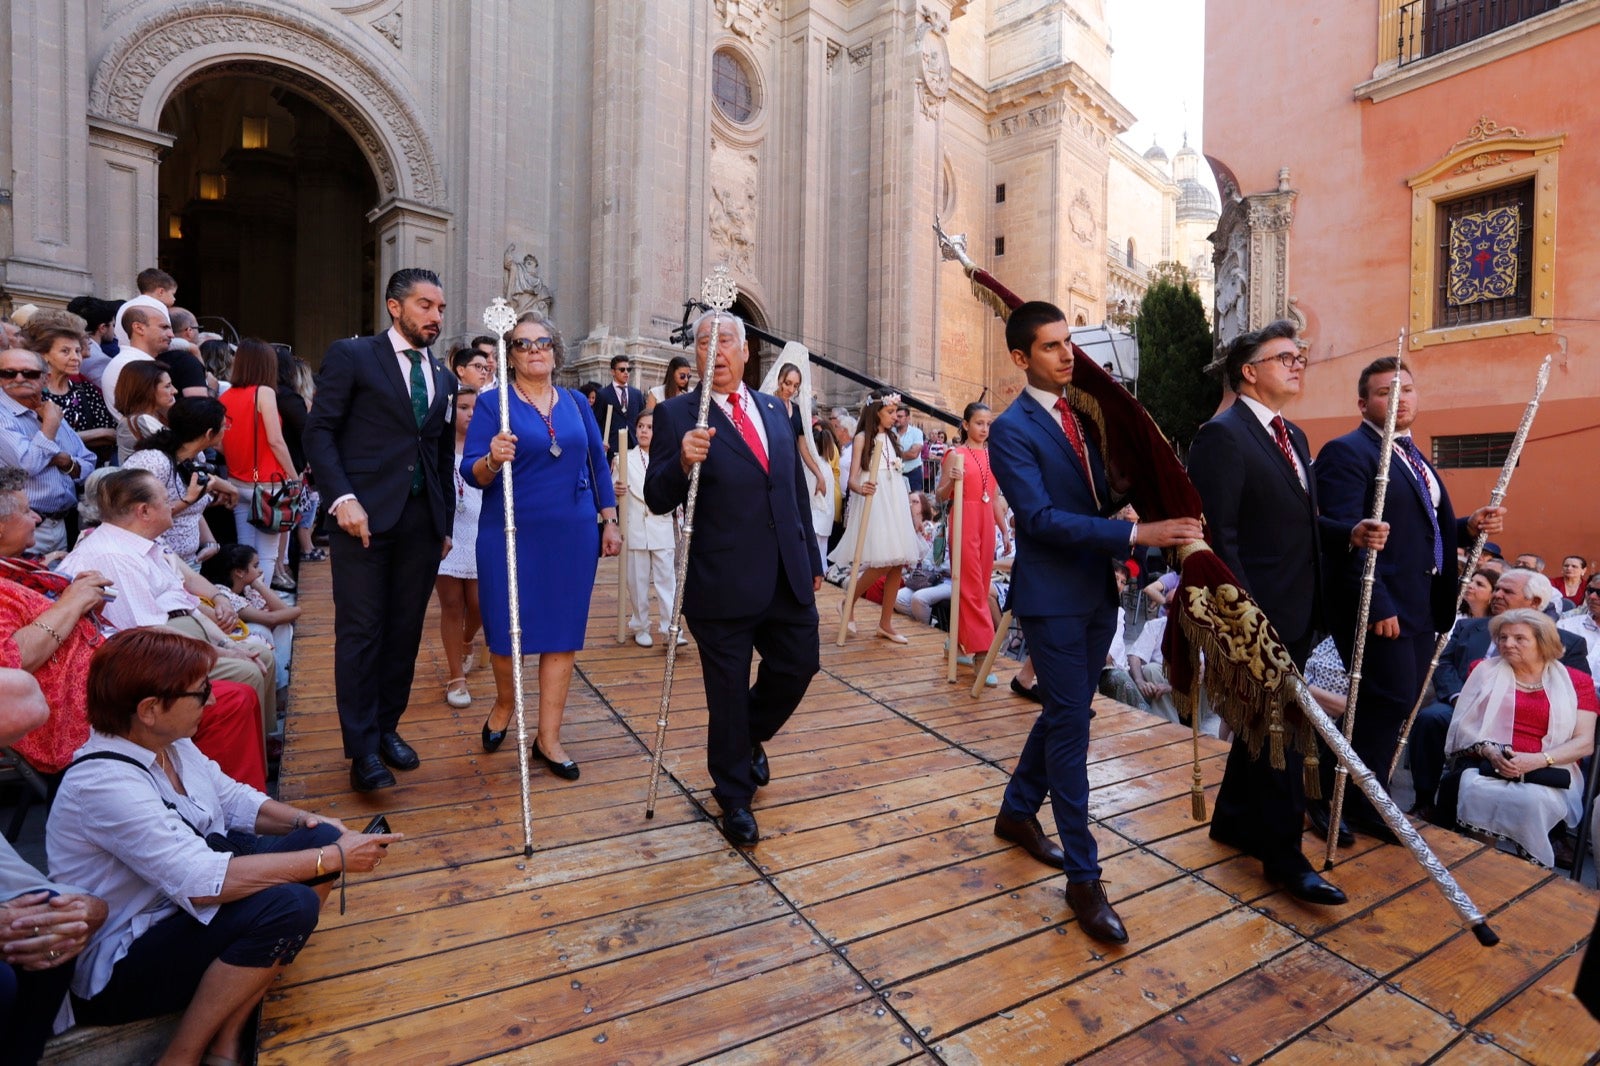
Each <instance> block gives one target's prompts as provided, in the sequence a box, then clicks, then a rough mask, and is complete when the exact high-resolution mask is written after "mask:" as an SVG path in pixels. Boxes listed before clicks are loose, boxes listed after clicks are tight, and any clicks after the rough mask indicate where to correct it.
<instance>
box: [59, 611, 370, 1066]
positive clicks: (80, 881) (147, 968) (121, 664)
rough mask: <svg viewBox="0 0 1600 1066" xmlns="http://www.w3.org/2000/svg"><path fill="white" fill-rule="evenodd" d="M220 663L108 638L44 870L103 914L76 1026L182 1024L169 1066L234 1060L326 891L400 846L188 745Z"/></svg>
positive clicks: (191, 649)
mask: <svg viewBox="0 0 1600 1066" xmlns="http://www.w3.org/2000/svg"><path fill="white" fill-rule="evenodd" d="M215 658H216V652H215V651H214V650H213V649H212V648H210V647H209V646H207V645H206V644H203V643H201V642H199V641H195V640H190V639H188V638H187V637H183V636H180V635H178V634H176V633H169V632H166V631H164V630H159V629H136V630H131V631H129V632H125V633H118V634H117V635H116V636H114V637H112V638H111V639H110V640H108V641H106V643H105V645H104V646H103V647H101V648H100V650H99V651H97V652H96V653H95V656H94V659H93V661H92V662H91V663H90V664H89V721H90V724H91V725H93V726H94V733H93V735H92V736H90V738H89V742H88V743H87V744H85V745H84V746H83V748H82V749H80V750H79V752H78V757H77V758H76V759H75V760H74V761H73V763H72V765H71V766H70V767H68V768H67V773H66V775H65V776H64V777H63V779H62V783H61V790H60V792H59V793H58V794H57V796H56V800H55V804H54V805H53V806H52V807H51V810H50V820H49V822H48V824H47V825H46V828H45V847H46V850H47V852H48V854H49V857H50V869H51V872H52V873H53V874H54V875H55V876H56V877H59V878H60V879H62V880H64V881H67V882H70V883H72V884H76V885H80V886H82V887H83V889H84V891H86V892H90V893H92V894H94V895H96V896H99V897H101V898H102V899H104V900H105V901H106V903H107V905H108V906H109V908H110V917H109V918H108V919H107V920H106V923H105V925H104V926H102V927H101V928H100V930H99V932H98V933H96V934H95V936H94V937H93V938H92V939H91V940H90V941H89V946H88V948H87V949H86V950H85V951H84V953H83V957H82V959H81V961H80V962H79V964H78V971H77V974H76V976H75V977H74V978H73V981H72V992H73V1004H74V1009H75V1011H76V1013H77V1016H78V1019H79V1020H80V1021H83V1022H88V1023H90V1024H95V1025H116V1024H120V1023H123V1022H129V1021H135V1020H138V1019H140V1018H149V1017H154V1016H156V1015H160V1014H167V1013H171V1012H173V1011H182V1012H183V1017H182V1019H181V1020H180V1022H179V1024H178V1030H177V1034H176V1035H175V1036H174V1038H173V1042H172V1044H171V1045H170V1046H169V1047H168V1049H167V1054H166V1057H165V1058H164V1059H163V1060H162V1061H163V1062H166V1061H172V1062H198V1061H200V1059H201V1057H202V1056H203V1055H204V1056H213V1057H214V1058H215V1059H218V1060H222V1061H227V1062H237V1061H239V1059H240V1058H241V1055H240V1050H241V1049H240V1046H239V1044H240V1035H241V1033H242V1031H243V1028H244V1025H245V1022H246V1020H247V1019H248V1017H249V1016H250V1013H251V1012H252V1010H253V1009H254V1008H255V1005H256V1003H257V1002H259V1001H260V999H261V997H262V995H263V994H264V993H265V992H266V989H267V986H268V985H269V984H271V982H272V980H273V978H274V977H275V976H276V975H277V971H278V969H279V967H281V966H283V965H284V964H285V963H288V962H289V961H291V960H292V959H293V958H294V957H295V955H296V954H297V953H298V952H299V951H300V948H301V947H302V946H304V944H305V941H306V938H307V937H308V936H309V935H310V934H311V931H312V930H313V929H314V928H316V924H317V917H318V914H319V912H320V910H321V906H322V903H323V901H324V900H325V899H326V897H327V892H328V888H329V881H331V880H332V878H333V876H335V875H337V874H338V873H340V872H341V871H346V870H354V871H358V872H365V871H368V870H372V869H373V868H375V867H376V866H377V865H378V864H379V863H380V862H381V861H382V860H383V856H384V849H385V848H386V846H387V845H388V844H389V843H391V842H392V841H395V840H398V839H400V837H399V836H398V835H381V836H368V835H366V834H362V833H352V832H350V831H349V830H347V829H346V828H345V827H344V826H343V825H342V824H341V823H340V822H339V821H338V820H337V819H333V818H325V817H322V816H320V815H316V814H313V813H312V812H310V811H306V810H300V809H298V808H295V807H291V806H289V805H288V804H285V803H279V802H277V801H276V800H273V799H269V798H268V797H267V796H265V795H263V794H262V793H261V792H258V791H257V790H255V789H253V788H250V787H248V786H246V785H241V784H239V783H238V782H237V781H234V780H232V779H231V778H229V777H228V776H227V775H226V774H224V773H223V772H222V771H221V770H220V769H219V768H218V767H217V764H216V763H214V762H212V761H211V760H210V759H207V758H206V757H205V756H204V755H203V754H201V753H200V751H199V749H198V748H196V747H195V746H194V743H193V742H192V741H191V740H190V739H189V738H190V737H192V736H193V735H194V731H195V727H196V726H197V725H198V724H199V721H200V715H201V713H202V712H203V711H204V709H205V707H206V704H208V703H209V702H210V700H211V682H210V680H209V679H208V678H207V676H206V675H207V672H208V671H209V670H210V669H211V665H212V661H213V660H214V659H215ZM256 833H262V834H282V835H281V836H260V837H257V836H255V835H254V834H256Z"/></svg>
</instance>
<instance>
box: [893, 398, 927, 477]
mask: <svg viewBox="0 0 1600 1066" xmlns="http://www.w3.org/2000/svg"><path fill="white" fill-rule="evenodd" d="M894 432H895V435H896V436H897V437H899V438H900V472H901V473H902V474H904V475H905V478H906V489H907V491H910V492H921V491H922V443H923V441H924V440H925V439H926V438H925V437H923V435H922V430H920V429H918V428H917V427H916V426H915V425H913V424H912V422H911V409H910V408H909V407H903V406H902V407H901V408H900V409H899V410H898V411H896V412H895V413H894Z"/></svg>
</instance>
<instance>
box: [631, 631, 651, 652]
mask: <svg viewBox="0 0 1600 1066" xmlns="http://www.w3.org/2000/svg"><path fill="white" fill-rule="evenodd" d="M633 642H634V643H635V644H637V645H639V647H641V648H650V647H654V646H655V643H656V641H655V638H654V637H652V636H651V635H650V634H649V633H647V632H645V631H644V630H642V629H641V630H639V632H637V633H635V634H634V635H633Z"/></svg>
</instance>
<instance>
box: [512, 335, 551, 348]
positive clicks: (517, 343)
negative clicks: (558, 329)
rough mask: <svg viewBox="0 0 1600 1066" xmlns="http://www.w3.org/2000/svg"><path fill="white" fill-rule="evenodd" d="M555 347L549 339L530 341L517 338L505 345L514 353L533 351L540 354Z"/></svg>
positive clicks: (540, 338) (538, 338) (537, 338)
mask: <svg viewBox="0 0 1600 1066" xmlns="http://www.w3.org/2000/svg"><path fill="white" fill-rule="evenodd" d="M555 346H556V342H555V341H554V340H553V339H551V338H550V337H534V338H532V339H531V340H530V339H529V338H527V337H518V338H517V339H516V340H514V341H512V342H511V343H510V344H508V345H506V347H508V348H510V349H511V350H512V351H514V352H531V351H534V350H535V349H537V350H539V351H541V352H548V351H550V350H551V349H552V348H554V347H555Z"/></svg>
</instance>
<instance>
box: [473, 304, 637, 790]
mask: <svg viewBox="0 0 1600 1066" xmlns="http://www.w3.org/2000/svg"><path fill="white" fill-rule="evenodd" d="M506 361H507V363H508V364H509V365H508V367H507V368H506V369H507V373H508V374H509V376H510V386H511V387H510V390H509V391H510V394H511V398H510V420H511V432H510V433H502V432H500V393H499V392H498V391H495V392H487V393H484V394H483V395H482V396H481V397H479V399H478V407H477V410H476V411H474V412H473V415H472V424H471V426H470V427H468V429H467V440H466V443H465V445H464V446H463V448H462V456H461V475H462V476H463V477H465V478H470V479H471V480H472V483H473V484H475V485H477V486H478V487H479V488H481V489H483V490H484V493H483V508H482V511H481V513H480V516H479V519H478V603H479V607H480V608H481V610H482V614H483V632H484V637H485V640H486V642H487V643H488V645H489V653H490V662H491V663H492V665H493V667H494V681H495V702H494V707H493V709H492V710H490V712H489V720H488V721H486V722H485V723H484V724H483V748H484V750H485V751H494V750H496V749H497V748H499V747H500V745H501V743H503V742H504V741H505V737H506V730H507V729H508V728H509V726H510V724H511V712H512V700H513V691H514V690H513V685H512V679H511V656H512V655H531V654H537V655H538V656H539V730H538V734H537V736H536V737H535V738H534V742H533V754H534V756H535V757H536V758H538V759H539V760H540V761H541V762H543V763H544V764H545V765H546V766H547V767H549V768H550V771H551V772H552V773H554V774H555V775H556V776H558V777H560V778H563V779H564V780H567V781H576V780H577V779H578V764H577V763H576V762H574V761H573V760H572V759H571V758H569V757H568V755H567V752H566V749H565V748H563V747H562V746H561V719H562V715H563V713H564V712H565V709H566V702H567V686H568V685H569V684H570V683H571V681H572V665H573V660H574V659H575V658H576V657H577V652H578V649H579V648H581V647H583V635H584V630H585V628H586V626H587V625H588V621H589V596H590V594H591V593H592V592H593V591H594V572H595V559H596V557H597V556H599V555H600V554H602V553H604V554H605V555H608V556H609V555H616V554H617V553H618V552H620V551H621V550H622V537H621V534H620V533H619V532H618V530H617V499H616V492H615V490H614V489H613V488H612V486H611V478H610V475H609V473H608V468H607V465H606V453H605V445H604V444H603V443H602V442H601V440H600V425H599V423H597V422H596V421H595V417H594V412H593V411H592V410H591V409H590V407H589V405H588V404H587V403H585V402H584V400H583V397H582V396H581V395H580V394H579V393H577V392H575V391H573V390H571V389H562V388H558V387H557V386H556V384H555V382H554V380H553V379H552V376H553V375H554V373H555V371H556V369H557V368H558V367H559V366H560V364H561V340H560V337H559V336H558V335H557V333H556V331H555V327H554V326H553V325H552V324H551V323H550V321H549V320H548V319H546V318H544V317H543V316H541V315H539V314H537V313H534V312H529V313H528V314H525V315H523V316H522V317H521V318H519V319H518V320H517V324H516V326H515V327H514V328H513V329H512V331H511V336H510V338H509V339H508V341H507V345H506ZM508 463H509V464H511V474H512V492H513V497H514V498H513V501H512V503H513V506H514V507H515V509H516V510H515V515H514V517H515V519H516V529H517V588H518V590H519V591H520V595H521V602H520V606H521V612H520V615H521V617H520V622H521V635H522V646H521V647H520V648H513V647H512V646H511V612H510V597H509V588H510V576H509V574H508V573H507V568H506V536H505V524H506V523H505V503H506V500H505V491H504V476H503V474H502V471H503V470H504V468H505V466H506V464H508ZM597 516H598V517H599V518H600V520H601V523H602V524H601V525H600V526H599V528H598V529H597V528H596V517H597Z"/></svg>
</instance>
